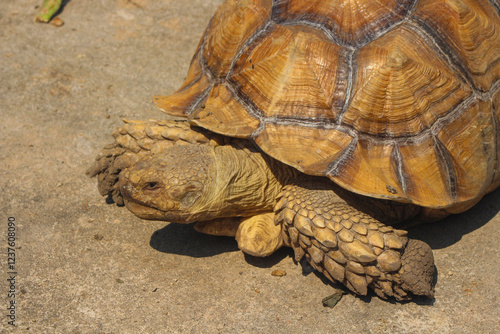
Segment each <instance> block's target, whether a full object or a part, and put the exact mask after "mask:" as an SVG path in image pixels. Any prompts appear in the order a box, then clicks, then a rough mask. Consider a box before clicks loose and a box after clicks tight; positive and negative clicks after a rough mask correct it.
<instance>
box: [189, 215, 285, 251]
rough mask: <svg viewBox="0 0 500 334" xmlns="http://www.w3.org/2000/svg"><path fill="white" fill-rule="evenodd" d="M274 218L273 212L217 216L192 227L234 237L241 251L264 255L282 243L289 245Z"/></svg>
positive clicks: (202, 231)
mask: <svg viewBox="0 0 500 334" xmlns="http://www.w3.org/2000/svg"><path fill="white" fill-rule="evenodd" d="M274 218H275V215H274V212H269V213H262V214H258V215H255V216H251V217H229V218H219V219H213V220H206V221H199V222H197V223H196V224H195V225H194V228H195V230H196V231H198V232H201V233H206V234H211V235H221V236H227V237H235V238H236V241H237V242H238V248H239V249H240V250H241V251H243V252H244V253H246V254H249V255H253V256H258V257H265V256H269V255H271V254H272V253H274V252H275V251H277V250H278V249H279V248H281V247H282V246H284V245H287V246H290V245H289V241H288V240H287V239H285V238H284V233H283V232H282V228H281V225H275V224H274Z"/></svg>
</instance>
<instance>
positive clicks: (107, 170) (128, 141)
mask: <svg viewBox="0 0 500 334" xmlns="http://www.w3.org/2000/svg"><path fill="white" fill-rule="evenodd" d="M124 123H125V125H123V126H122V127H118V128H116V129H115V130H113V132H112V136H113V137H114V138H115V141H114V143H112V144H109V145H106V146H105V147H104V148H103V149H102V150H101V151H100V152H99V154H98V155H97V157H96V160H95V162H94V163H93V164H92V166H91V167H90V168H89V169H88V170H87V171H86V174H87V175H89V176H90V177H94V176H95V177H97V180H98V189H99V192H100V194H101V195H102V196H108V195H109V196H111V198H112V199H113V201H114V202H115V203H117V204H118V205H123V198H122V195H121V193H120V190H119V189H118V185H117V182H118V178H119V174H120V172H121V171H122V170H124V169H126V168H128V167H130V166H132V165H133V164H135V163H136V162H137V161H139V160H142V159H144V158H145V157H147V156H150V155H155V154H158V153H159V152H161V151H163V150H165V149H166V148H168V147H172V146H175V145H184V144H188V143H198V144H207V145H213V146H217V145H219V143H220V142H222V141H223V140H222V139H221V138H222V137H221V136H217V135H212V134H210V133H209V132H208V131H206V130H203V129H199V128H191V127H190V125H189V124H187V122H185V121H169V120H162V121H154V120H149V121H135V120H124Z"/></svg>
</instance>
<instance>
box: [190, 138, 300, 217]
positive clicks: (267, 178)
mask: <svg viewBox="0 0 500 334" xmlns="http://www.w3.org/2000/svg"><path fill="white" fill-rule="evenodd" d="M213 154H214V155H213V157H214V164H213V166H212V168H213V171H214V174H213V179H212V182H209V184H207V185H206V186H207V187H206V191H204V194H203V196H201V197H200V199H199V200H198V201H197V202H196V203H195V205H194V206H193V207H192V208H191V210H190V211H191V212H192V216H191V217H190V218H189V221H196V220H210V219H215V218H221V217H237V216H240V217H245V216H253V215H255V214H258V213H263V212H271V211H272V210H273V206H274V203H275V201H276V197H277V195H278V193H279V192H280V191H281V189H282V187H283V184H285V183H287V182H289V181H290V180H291V179H292V178H293V177H294V176H295V172H294V170H293V169H292V168H291V167H288V166H285V165H282V164H281V163H279V162H276V161H274V160H272V159H270V158H269V157H267V156H265V155H264V154H262V153H260V152H259V151H257V150H255V149H252V148H249V147H246V146H243V144H241V143H240V144H238V143H236V144H234V145H227V146H217V147H214V148H213Z"/></svg>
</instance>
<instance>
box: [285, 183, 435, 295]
mask: <svg viewBox="0 0 500 334" xmlns="http://www.w3.org/2000/svg"><path fill="white" fill-rule="evenodd" d="M275 213H276V224H282V225H283V229H284V231H285V233H286V234H287V235H288V237H289V238H290V242H291V245H292V247H293V249H294V251H295V257H296V260H300V259H301V258H302V257H303V256H305V257H306V259H307V260H308V261H309V262H310V263H311V265H312V266H313V267H314V268H315V269H317V270H319V271H320V272H322V273H323V274H324V275H325V276H326V277H327V278H329V279H330V280H332V281H334V282H340V283H342V284H344V285H345V286H346V287H347V288H349V290H351V291H352V292H354V293H356V294H359V295H366V294H367V292H368V288H371V289H373V290H374V291H375V293H376V294H377V295H378V296H380V297H382V298H387V297H395V298H396V299H398V300H405V299H411V298H412V297H413V295H421V294H423V295H427V296H432V289H433V288H432V280H433V275H434V273H433V271H431V270H429V269H428V268H429V266H433V259H432V251H431V250H430V247H429V246H427V245H426V244H425V243H423V242H417V243H414V242H413V241H411V242H408V238H407V237H406V235H407V232H406V231H402V230H396V229H394V228H392V227H390V226H386V225H384V224H383V223H381V222H380V221H378V220H376V219H374V218H373V217H371V216H369V215H367V214H365V213H364V212H362V211H358V210H356V209H355V208H353V207H351V206H350V205H348V204H347V203H345V202H344V201H343V200H342V199H341V198H340V197H338V196H337V195H336V194H335V193H334V191H333V190H332V188H329V187H328V186H326V185H325V182H317V184H311V183H309V184H307V185H297V184H293V185H287V186H285V187H284V188H283V192H282V193H281V194H280V197H279V198H278V202H277V204H276V207H275ZM422 244H424V245H426V246H427V248H425V247H423V246H422ZM421 264H423V266H422V265H421ZM429 282H431V283H430V284H429Z"/></svg>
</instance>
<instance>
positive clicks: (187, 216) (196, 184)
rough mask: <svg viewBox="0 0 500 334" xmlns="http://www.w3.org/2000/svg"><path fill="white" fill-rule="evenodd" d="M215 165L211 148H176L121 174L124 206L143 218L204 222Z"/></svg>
mask: <svg viewBox="0 0 500 334" xmlns="http://www.w3.org/2000/svg"><path fill="white" fill-rule="evenodd" d="M214 164H215V159H214V157H213V150H212V149H211V147H209V146H202V145H182V146H173V147H171V148H169V149H167V150H165V151H162V152H161V153H159V154H157V155H155V156H150V157H147V158H145V159H143V160H141V161H139V162H137V163H136V164H134V165H133V166H131V167H129V168H127V169H125V170H123V171H122V172H121V173H120V180H119V187H120V191H121V193H122V195H123V198H124V202H125V206H126V207H127V209H129V210H130V211H131V212H132V213H134V214H135V215H136V216H138V217H140V218H143V219H151V220H167V221H171V222H179V223H181V222H182V223H189V222H193V221H195V220H198V219H200V218H201V219H203V217H202V216H203V215H204V212H203V208H202V207H203V206H204V205H203V203H205V202H206V201H207V199H209V198H210V195H209V194H210V192H211V190H212V188H213V187H212V186H211V185H212V184H213V183H214V180H213V178H212V175H216V173H213V169H214V168H215V167H214Z"/></svg>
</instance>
